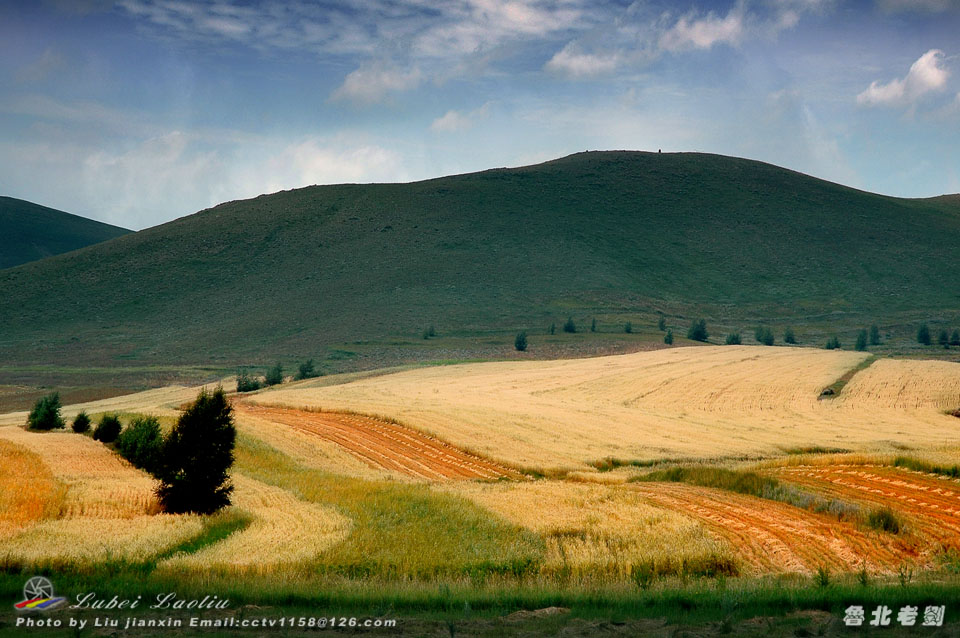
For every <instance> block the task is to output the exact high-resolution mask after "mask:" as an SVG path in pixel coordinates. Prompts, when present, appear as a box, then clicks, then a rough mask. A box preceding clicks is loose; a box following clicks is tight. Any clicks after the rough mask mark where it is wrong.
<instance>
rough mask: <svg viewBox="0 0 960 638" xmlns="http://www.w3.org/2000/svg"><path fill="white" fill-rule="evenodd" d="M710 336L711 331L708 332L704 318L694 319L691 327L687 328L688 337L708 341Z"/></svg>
mask: <svg viewBox="0 0 960 638" xmlns="http://www.w3.org/2000/svg"><path fill="white" fill-rule="evenodd" d="M709 338H710V333H709V332H707V322H706V321H705V320H704V319H694V320H693V323H691V324H690V329H689V330H687V339H692V340H693V341H706V340H707V339H709Z"/></svg>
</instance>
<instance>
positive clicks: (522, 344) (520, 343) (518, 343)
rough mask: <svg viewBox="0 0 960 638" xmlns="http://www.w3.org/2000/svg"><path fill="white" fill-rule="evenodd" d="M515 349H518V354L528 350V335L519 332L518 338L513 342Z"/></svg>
mask: <svg viewBox="0 0 960 638" xmlns="http://www.w3.org/2000/svg"><path fill="white" fill-rule="evenodd" d="M513 347H514V348H516V350H517V352H524V351H526V349H527V333H526V332H518V333H517V336H516V338H514V340H513Z"/></svg>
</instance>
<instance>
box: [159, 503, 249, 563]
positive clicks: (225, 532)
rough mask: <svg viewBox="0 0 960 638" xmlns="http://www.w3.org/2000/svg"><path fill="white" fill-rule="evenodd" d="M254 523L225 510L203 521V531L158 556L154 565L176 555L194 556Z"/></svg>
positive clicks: (242, 514) (247, 518) (244, 515)
mask: <svg viewBox="0 0 960 638" xmlns="http://www.w3.org/2000/svg"><path fill="white" fill-rule="evenodd" d="M252 522H253V518H251V517H250V516H249V515H248V514H247V513H245V512H242V511H239V510H232V509H231V510H225V511H222V512H220V513H218V514H214V515H212V516H207V517H205V518H204V521H203V531H201V532H200V533H199V534H197V535H196V536H194V537H193V538H190V539H188V540H186V541H184V542H182V543H180V544H179V545H176V546H174V547H171V548H170V549H168V550H166V551H164V552H162V553H160V554H158V555H157V556H156V557H155V558H154V559H153V562H154V563H159V562H160V561H162V560H166V559H167V558H170V557H171V556H173V555H175V554H194V553H196V552H199V551H200V550H201V549H204V548H205V547H209V546H210V545H213V544H214V543H218V542H220V541H222V540H224V539H225V538H227V537H228V536H230V535H231V534H233V533H235V532H239V531H242V530H244V529H246V528H247V527H249V525H250V523H252Z"/></svg>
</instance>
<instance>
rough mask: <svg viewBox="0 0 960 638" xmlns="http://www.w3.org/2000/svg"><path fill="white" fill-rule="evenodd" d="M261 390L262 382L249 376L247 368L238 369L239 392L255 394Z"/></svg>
mask: <svg viewBox="0 0 960 638" xmlns="http://www.w3.org/2000/svg"><path fill="white" fill-rule="evenodd" d="M259 389H260V382H259V381H257V380H256V379H254V378H253V377H251V376H250V375H249V374H247V369H246V368H238V369H237V392H253V391H255V390H259Z"/></svg>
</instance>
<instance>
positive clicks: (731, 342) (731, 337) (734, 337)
mask: <svg viewBox="0 0 960 638" xmlns="http://www.w3.org/2000/svg"><path fill="white" fill-rule="evenodd" d="M726 344H727V345H728V346H739V345H740V333H739V332H731V333H730V334H728V335H727V341H726Z"/></svg>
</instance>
